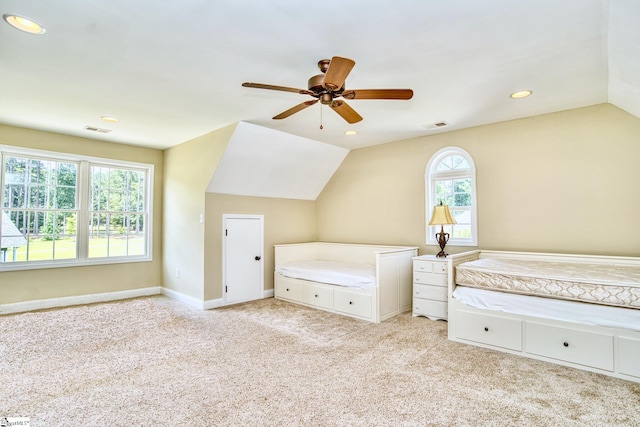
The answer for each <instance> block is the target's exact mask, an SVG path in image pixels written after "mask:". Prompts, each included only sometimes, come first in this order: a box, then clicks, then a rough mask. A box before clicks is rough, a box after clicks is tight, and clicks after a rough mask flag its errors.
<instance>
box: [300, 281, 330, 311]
mask: <svg viewBox="0 0 640 427" xmlns="http://www.w3.org/2000/svg"><path fill="white" fill-rule="evenodd" d="M302 301H303V302H304V303H305V304H309V305H315V306H318V307H322V308H328V309H333V287H332V286H328V285H321V284H315V283H305V284H304V287H303V288H302Z"/></svg>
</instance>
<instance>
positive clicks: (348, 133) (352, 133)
mask: <svg viewBox="0 0 640 427" xmlns="http://www.w3.org/2000/svg"><path fill="white" fill-rule="evenodd" d="M344 134H345V135H357V134H358V132H356V131H355V130H348V131H346V132H345V133H344Z"/></svg>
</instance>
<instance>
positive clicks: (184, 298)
mask: <svg viewBox="0 0 640 427" xmlns="http://www.w3.org/2000/svg"><path fill="white" fill-rule="evenodd" d="M162 295H165V296H167V297H169V298H171V299H174V300H176V301H180V302H181V303H184V304H187V305H190V306H191V307H195V308H199V309H201V310H202V305H203V302H202V300H199V299H198V298H194V297H190V296H189V295H185V294H183V293H182V292H178V291H174V290H173V289H169V288H162Z"/></svg>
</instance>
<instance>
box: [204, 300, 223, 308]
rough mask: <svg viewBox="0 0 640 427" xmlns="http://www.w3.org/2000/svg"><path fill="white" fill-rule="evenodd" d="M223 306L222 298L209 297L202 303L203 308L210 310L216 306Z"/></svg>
mask: <svg viewBox="0 0 640 427" xmlns="http://www.w3.org/2000/svg"><path fill="white" fill-rule="evenodd" d="M223 306H224V301H223V300H222V298H217V299H210V300H207V301H205V302H204V303H202V309H203V310H210V309H212V308H218V307H223Z"/></svg>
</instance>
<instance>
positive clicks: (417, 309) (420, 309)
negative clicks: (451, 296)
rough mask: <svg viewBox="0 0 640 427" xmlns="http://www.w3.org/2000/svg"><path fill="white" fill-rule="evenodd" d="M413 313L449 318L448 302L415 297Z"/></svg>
mask: <svg viewBox="0 0 640 427" xmlns="http://www.w3.org/2000/svg"><path fill="white" fill-rule="evenodd" d="M413 314H414V315H416V316H427V317H433V318H437V319H447V315H448V312H447V303H446V302H442V301H433V300H430V299H422V298H414V299H413Z"/></svg>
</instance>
